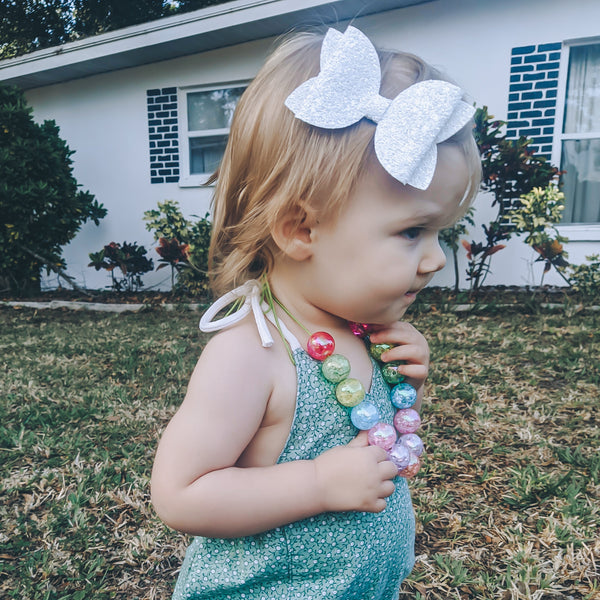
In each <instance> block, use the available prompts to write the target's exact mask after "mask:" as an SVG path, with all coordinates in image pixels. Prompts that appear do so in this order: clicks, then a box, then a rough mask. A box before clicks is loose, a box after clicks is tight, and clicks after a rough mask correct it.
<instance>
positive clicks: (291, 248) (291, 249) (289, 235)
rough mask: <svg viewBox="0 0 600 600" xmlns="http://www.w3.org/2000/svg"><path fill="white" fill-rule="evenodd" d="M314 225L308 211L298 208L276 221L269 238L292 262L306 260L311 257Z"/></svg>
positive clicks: (312, 216) (313, 220) (312, 217)
mask: <svg viewBox="0 0 600 600" xmlns="http://www.w3.org/2000/svg"><path fill="white" fill-rule="evenodd" d="M315 224H316V219H315V218H314V215H312V214H311V211H310V209H308V210H307V209H306V208H305V207H302V206H298V207H296V208H295V209H294V210H292V211H290V212H288V213H287V214H286V215H284V216H283V217H282V218H280V219H278V221H277V222H276V223H275V225H274V226H273V228H272V229H271V237H272V238H273V241H274V242H275V244H276V245H277V247H278V248H279V249H280V250H281V251H282V252H283V253H284V254H285V255H286V256H288V257H289V258H291V259H292V260H297V261H303V260H307V259H308V258H310V257H311V256H312V228H313V227H314V225H315Z"/></svg>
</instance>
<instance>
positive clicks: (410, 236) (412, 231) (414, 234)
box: [399, 227, 423, 240]
mask: <svg viewBox="0 0 600 600" xmlns="http://www.w3.org/2000/svg"><path fill="white" fill-rule="evenodd" d="M422 232H423V228H422V227H409V228H408V229H404V230H403V231H401V232H400V234H399V235H401V236H402V237H403V238H406V239H407V240H416V239H417V238H418V237H419V236H420V235H421V233H422Z"/></svg>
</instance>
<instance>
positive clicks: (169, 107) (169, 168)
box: [146, 87, 179, 183]
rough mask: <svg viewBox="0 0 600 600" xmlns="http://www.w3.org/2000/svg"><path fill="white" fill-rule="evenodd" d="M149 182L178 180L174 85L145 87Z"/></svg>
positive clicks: (177, 137) (175, 93) (175, 181)
mask: <svg viewBox="0 0 600 600" xmlns="http://www.w3.org/2000/svg"><path fill="white" fill-rule="evenodd" d="M146 97H147V102H148V137H149V140H150V182H151V183H177V182H178V181H179V134H178V129H177V88H174V87H170V88H162V89H155V90H147V91H146Z"/></svg>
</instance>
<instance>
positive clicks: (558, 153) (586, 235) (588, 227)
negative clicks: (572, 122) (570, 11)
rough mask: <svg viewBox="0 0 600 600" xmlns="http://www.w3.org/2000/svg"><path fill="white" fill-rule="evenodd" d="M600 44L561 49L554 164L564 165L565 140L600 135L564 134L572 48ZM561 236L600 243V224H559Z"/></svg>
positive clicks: (597, 40)
mask: <svg viewBox="0 0 600 600" xmlns="http://www.w3.org/2000/svg"><path fill="white" fill-rule="evenodd" d="M593 44H600V37H591V38H580V39H576V40H565V41H564V42H563V45H562V49H561V56H560V66H559V70H558V89H557V96H556V116H555V122H554V139H553V142H552V156H551V160H552V164H553V165H558V167H559V168H560V165H561V164H562V146H563V141H565V140H573V139H577V140H585V139H598V138H599V137H600V135H599V133H579V134H578V133H563V127H564V122H565V110H566V103H567V79H568V75H569V59H570V56H571V48H573V47H576V46H591V45H593ZM557 229H558V231H559V232H560V234H561V235H564V236H565V237H566V238H568V239H569V241H570V242H598V241H600V222H599V223H559V224H558V226H557Z"/></svg>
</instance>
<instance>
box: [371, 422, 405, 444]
mask: <svg viewBox="0 0 600 600" xmlns="http://www.w3.org/2000/svg"><path fill="white" fill-rule="evenodd" d="M397 437H398V435H397V434H396V430H395V429H394V428H393V427H392V426H391V425H390V424H389V423H383V422H381V423H377V425H375V426H374V427H371V429H369V433H368V434H367V439H368V440H369V445H370V446H379V447H380V448H383V449H384V450H390V449H391V447H392V446H393V445H394V444H395V443H396V438H397Z"/></svg>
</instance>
